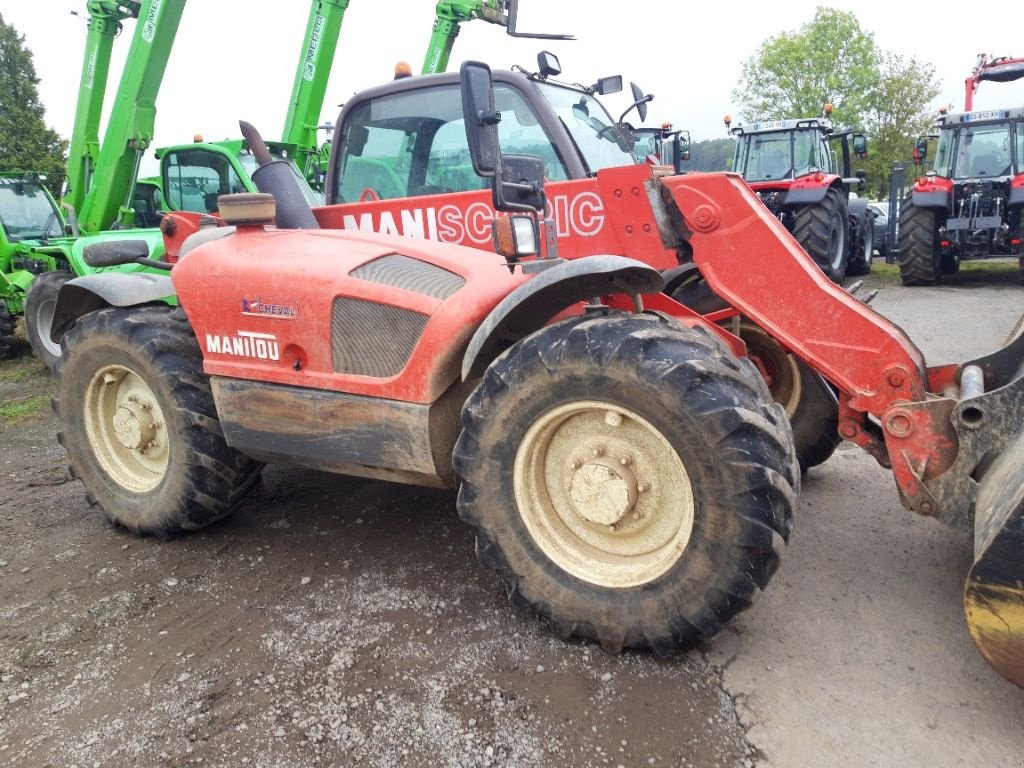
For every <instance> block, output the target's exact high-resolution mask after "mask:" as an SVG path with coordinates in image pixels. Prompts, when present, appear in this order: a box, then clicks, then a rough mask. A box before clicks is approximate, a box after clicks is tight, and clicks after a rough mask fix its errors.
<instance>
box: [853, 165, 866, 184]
mask: <svg viewBox="0 0 1024 768" xmlns="http://www.w3.org/2000/svg"><path fill="white" fill-rule="evenodd" d="M853 175H854V176H856V177H857V178H858V179H860V180H861V181H864V179H866V178H867V177H868V172H867V171H865V170H864V169H863V168H861V169H860V170H859V171H857V172H856V173H855V174H853Z"/></svg>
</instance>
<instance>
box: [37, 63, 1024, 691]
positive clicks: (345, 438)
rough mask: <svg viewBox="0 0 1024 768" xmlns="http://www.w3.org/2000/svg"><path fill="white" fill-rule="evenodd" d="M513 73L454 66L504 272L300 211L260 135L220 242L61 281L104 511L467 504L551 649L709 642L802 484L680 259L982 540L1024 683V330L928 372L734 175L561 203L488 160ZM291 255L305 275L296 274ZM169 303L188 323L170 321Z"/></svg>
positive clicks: (144, 514)
mask: <svg viewBox="0 0 1024 768" xmlns="http://www.w3.org/2000/svg"><path fill="white" fill-rule="evenodd" d="M512 74H513V73H502V77H503V78H505V82H504V83H501V82H500V81H501V78H498V81H497V82H494V83H493V85H492V79H491V73H490V70H489V69H488V68H487V67H486V66H485V65H482V64H476V63H467V64H464V65H463V73H462V98H461V106H462V112H463V115H464V126H465V132H466V137H465V139H464V140H465V141H467V146H468V147H469V153H470V161H471V163H472V167H473V168H474V170H475V171H476V172H477V173H479V174H480V175H482V176H483V177H485V178H489V179H490V180H491V189H490V190H489V191H487V190H481V191H480V192H470V193H463V195H464V196H465V197H464V202H468V203H470V204H471V205H476V204H478V203H479V204H480V206H482V207H479V209H477V208H474V209H473V213H472V215H470V216H469V217H466V218H464V219H462V221H463V224H462V225H461V226H463V228H468V229H469V230H471V231H472V232H473V233H474V236H476V235H477V233H479V234H483V233H484V232H485V231H486V233H487V234H488V235H493V237H494V238H495V242H496V243H497V247H498V251H499V252H500V254H501V255H496V254H494V253H492V252H490V251H487V250H483V249H467V248H464V247H459V246H457V245H453V244H450V243H444V242H431V241H430V240H429V239H427V238H426V237H410V236H396V235H395V234H392V235H381V234H378V233H375V232H359V231H343V230H340V229H335V230H334V231H330V229H329V227H330V226H331V224H332V221H333V216H334V214H335V212H336V210H337V209H336V208H331V207H327V208H323V209H320V210H316V211H311V210H310V209H309V208H306V207H305V206H304V205H303V204H302V196H301V195H300V194H297V192H296V179H295V176H294V174H293V173H291V171H289V170H288V169H287V168H284V167H282V166H281V164H280V163H274V162H272V160H271V156H270V154H269V153H268V152H261V151H260V150H259V148H258V147H259V142H258V139H257V138H256V137H255V135H254V134H253V132H252V131H251V129H250V130H249V131H248V132H249V134H250V137H251V138H250V144H251V145H253V146H254V148H256V151H257V156H258V158H259V162H260V164H261V167H260V169H259V170H258V171H256V173H255V180H256V182H257V185H258V186H259V187H260V189H261V190H262V191H263V192H266V193H267V194H266V195H241V196H226V197H225V198H223V199H222V200H221V201H220V214H221V216H222V217H223V220H224V221H223V224H225V225H227V226H216V225H213V224H210V223H206V224H202V223H200V222H199V220H198V217H196V216H194V215H191V216H190V215H182V214H173V216H174V218H175V219H176V220H177V221H178V222H179V226H178V227H177V228H176V232H175V236H174V237H173V238H170V237H169V238H168V240H167V254H168V260H169V261H170V262H173V269H172V270H171V272H170V276H169V277H164V278H161V277H154V276H152V275H127V274H104V275H92V276H88V277H84V278H78V279H76V280H73V281H71V282H69V283H68V284H67V285H65V286H64V287H63V288H62V290H61V294H60V297H59V300H58V304H57V308H56V315H55V320H54V331H53V333H54V337H55V338H59V339H61V341H62V344H63V348H64V358H63V360H62V362H61V363H60V365H59V366H58V370H57V394H56V397H55V399H54V406H55V409H56V411H57V414H58V415H59V416H60V419H61V422H62V430H61V442H62V444H63V445H64V446H65V448H66V450H67V452H68V455H69V459H70V463H71V469H72V472H73V474H74V475H75V477H77V478H79V479H80V480H81V482H82V483H83V484H84V485H85V488H86V492H87V497H88V499H89V501H90V502H91V503H94V504H98V505H99V506H100V507H101V509H102V510H103V511H104V513H105V514H106V515H107V516H108V517H109V518H110V519H111V520H112V521H114V522H115V523H117V524H120V525H123V526H125V527H127V528H128V529H130V530H132V531H135V532H137V533H141V534H157V535H167V534H172V533H176V532H181V531H187V530H192V529H196V528H199V527H201V526H203V525H205V524H207V523H209V522H210V521H212V520H214V519H216V518H218V517H220V516H222V515H224V514H227V513H228V512H230V511H231V510H232V509H234V508H236V507H237V506H238V505H239V503H240V502H241V501H242V500H243V499H244V498H245V497H246V496H247V494H248V492H250V491H251V490H252V489H253V488H254V487H255V484H256V482H257V477H258V475H259V471H260V468H261V466H262V462H264V461H274V462H282V463H285V464H292V465H299V466H307V467H316V468H320V469H325V470H330V471H336V472H342V473H348V474H354V475H359V476H368V477H377V478H384V479H389V480H394V481H400V482H410V483H419V484H425V485H440V486H455V485H458V486H460V492H459V500H458V506H459V513H460V515H461V516H462V518H463V519H464V520H465V521H466V522H467V523H468V524H469V525H470V526H472V527H473V529H474V531H475V534H476V539H477V552H478V554H479V557H480V560H481V562H482V563H483V564H484V565H486V566H487V567H489V568H492V569H494V570H495V571H496V572H497V574H498V575H499V576H500V577H501V579H502V580H503V581H504V582H505V584H506V585H507V588H508V591H509V595H510V598H511V600H512V601H513V602H515V603H517V604H519V605H524V606H527V607H529V608H530V609H531V610H533V611H534V612H535V613H537V614H538V615H539V616H541V617H542V618H544V619H545V620H546V621H547V622H548V623H549V624H550V625H551V627H552V628H553V629H554V631H555V632H556V633H558V634H559V635H560V636H562V637H566V638H568V637H571V636H573V635H578V636H581V637H585V638H592V639H595V640H597V641H598V642H600V643H601V644H602V645H603V646H604V647H606V648H608V649H610V650H621V649H623V648H628V647H651V648H653V649H655V650H656V651H658V652H660V653H668V652H671V651H672V650H673V649H675V648H678V647H681V646H685V645H687V644H690V643H692V642H693V641H694V640H695V639H697V638H700V637H706V636H712V635H714V634H715V633H716V632H718V631H719V630H720V628H721V627H722V625H723V623H724V622H725V621H727V620H728V619H729V618H730V617H732V616H733V615H734V614H735V613H736V612H738V611H740V610H742V609H744V608H746V607H747V606H749V605H750V603H751V602H752V601H753V600H754V599H756V597H757V596H758V595H759V594H760V591H761V589H762V588H763V587H764V586H765V585H766V584H767V582H768V580H769V578H770V577H771V575H772V573H773V572H774V571H775V569H776V567H777V566H778V564H779V560H780V557H781V555H782V553H783V550H784V548H785V544H786V540H787V538H788V535H789V531H790V525H791V514H792V508H793V505H794V503H795V499H796V494H797V491H798V488H799V481H800V476H799V471H798V467H797V462H796V458H795V453H794V450H793V443H792V435H791V433H790V430H789V427H788V424H787V422H786V419H785V418H784V415H783V411H782V409H781V407H779V406H778V404H776V403H774V402H773V401H772V399H771V397H770V395H769V392H768V390H767V388H766V387H765V384H764V379H763V377H762V374H761V373H760V372H759V371H758V370H757V368H756V367H755V366H753V365H752V364H751V363H750V362H749V361H748V360H746V359H745V356H744V351H745V345H744V344H743V342H742V340H741V339H740V338H739V337H737V336H735V335H733V334H731V333H730V332H729V331H728V329H726V328H723V327H721V326H719V325H718V324H716V323H714V322H711V321H710V320H709V319H708V318H705V317H702V316H700V315H699V314H697V313H696V312H693V311H691V310H689V309H687V308H686V307H685V306H683V305H680V304H678V303H677V302H674V301H673V300H672V299H671V298H669V297H668V296H666V295H665V294H664V293H663V292H662V289H663V288H664V276H663V274H662V273H661V272H659V271H658V270H657V269H655V268H653V267H652V266H651V265H650V264H651V263H653V262H656V261H658V260H663V261H664V262H667V263H669V262H676V263H679V262H684V263H689V262H691V261H692V263H693V264H694V265H695V266H696V267H698V268H699V269H700V271H701V273H702V274H703V276H704V279H706V280H707V281H708V283H709V284H710V285H711V287H712V288H713V290H714V292H715V293H716V294H717V295H719V296H722V297H724V298H726V299H727V300H728V301H729V303H730V305H732V306H733V307H735V308H736V309H737V310H738V311H740V312H741V313H742V314H743V315H744V316H745V317H748V318H750V319H751V320H752V321H753V322H755V323H756V324H757V326H758V327H759V328H761V329H762V330H763V332H764V333H766V334H769V335H770V336H771V338H773V339H775V340H776V341H777V343H778V344H780V345H782V346H784V347H785V348H786V349H790V350H792V351H793V353H794V354H796V355H798V356H799V357H800V359H801V360H803V361H804V363H805V364H806V365H808V366H809V367H811V368H812V369H813V370H815V371H817V372H819V373H820V374H821V375H823V376H824V377H826V378H827V379H828V380H829V382H830V383H831V384H832V385H833V386H835V387H836V389H837V390H838V392H839V393H840V395H839V398H840V422H839V431H840V433H841V434H842V435H843V436H844V437H846V438H847V439H849V440H852V441H853V442H855V443H856V444H858V445H860V446H861V447H863V448H864V449H865V450H867V451H869V452H870V453H871V454H872V455H873V456H875V458H876V459H877V460H878V461H879V462H880V463H881V464H882V465H883V466H886V467H890V468H891V469H892V471H893V475H894V478H895V480H896V483H897V487H898V490H899V492H900V497H901V500H902V501H903V502H904V504H905V505H906V506H907V507H908V508H910V509H912V510H914V511H916V512H917V513H919V514H922V515H928V516H933V517H937V518H938V519H940V520H943V521H945V522H947V523H949V524H952V525H957V526H961V527H966V528H969V529H973V530H975V551H976V557H975V563H974V566H973V567H972V569H971V572H970V574H969V576H968V579H967V587H966V592H965V607H966V611H967V616H968V625H969V627H970V629H971V633H972V635H973V636H974V638H975V641H976V642H977V644H978V647H979V649H980V650H981V652H982V653H983V654H984V656H985V658H986V659H987V660H988V661H989V663H990V664H992V665H993V666H994V667H995V668H996V669H997V670H998V671H999V672H1000V673H1001V674H1002V675H1004V676H1005V677H1007V678H1008V679H1010V680H1012V681H1013V682H1015V683H1016V684H1018V685H1024V664H1022V659H1024V654H1022V653H1021V645H1022V643H1024V610H1022V605H1024V603H1022V596H1021V592H1022V587H1021V577H1022V574H1021V557H1020V553H1021V547H1022V543H1024V515H1022V510H1024V471H1022V470H1021V461H1020V458H1021V456H1022V452H1024V432H1022V431H1021V421H1022V419H1024V412H1022V410H1021V408H1020V405H1019V403H1020V400H1021V397H1022V395H1024V380H1022V379H1021V378H1020V374H1019V369H1020V367H1021V365H1020V364H1021V361H1022V358H1024V336H1021V335H1020V334H1019V333H1018V334H1016V335H1015V336H1014V337H1013V338H1012V339H1011V341H1010V342H1009V343H1008V344H1007V345H1006V346H1005V347H1004V348H1003V349H1002V350H999V351H998V352H996V353H994V354H992V355H988V356H985V357H982V358H979V359H977V360H974V361H971V362H969V363H966V364H964V365H959V366H958V365H946V366H941V367H931V368H930V367H928V366H926V364H925V361H924V359H923V356H922V355H921V353H920V352H919V351H918V350H917V348H916V347H915V346H914V345H913V343H912V342H911V341H910V340H909V339H907V338H906V336H905V335H904V334H903V333H902V331H900V330H899V329H898V328H897V327H896V326H894V325H893V324H892V323H890V322H889V321H887V320H885V319H884V318H883V317H881V316H880V315H878V314H877V313H875V312H874V311H872V310H871V309H870V308H869V307H867V306H865V305H864V304H863V303H862V302H860V301H858V300H857V299H856V298H854V297H852V296H851V295H850V294H849V293H847V292H846V291H844V290H843V289H841V288H840V287H838V286H836V285H835V284H833V283H832V282H831V281H829V280H828V279H827V278H826V277H825V276H824V274H823V273H822V272H821V270H820V269H818V267H817V266H816V265H815V264H814V262H813V261H812V260H811V259H810V258H808V256H807V255H806V253H805V252H804V251H803V249H802V248H801V247H800V246H799V244H798V243H797V242H796V241H795V240H794V239H793V237H792V236H791V235H790V233H789V232H788V231H787V230H786V229H785V227H784V226H783V225H782V223H781V222H780V221H779V220H778V219H777V218H776V217H775V216H773V215H772V214H771V213H770V212H769V211H768V210H767V209H766V208H765V207H764V206H763V205H762V204H761V203H760V201H759V200H758V198H757V197H756V195H755V194H754V193H753V192H751V190H750V189H749V187H747V185H746V184H745V183H744V182H743V180H742V179H741V178H740V177H738V176H736V175H732V174H693V175H665V174H663V173H662V172H660V171H659V169H657V168H656V167H654V166H650V165H646V164H635V165H630V166H624V167H608V168H605V169H602V170H599V171H597V173H596V174H595V176H593V177H588V178H583V179H579V180H572V181H564V182H561V183H559V182H552V183H551V184H550V185H545V177H547V176H549V175H550V169H549V165H550V163H551V162H552V160H551V158H550V157H549V158H544V157H541V156H538V155H529V154H504V153H503V152H502V151H501V148H500V138H501V134H500V127H501V125H502V124H503V123H504V122H505V120H506V119H508V120H512V119H513V118H514V116H515V109H516V108H518V109H520V110H521V112H520V115H519V119H521V120H525V119H526V117H527V114H526V112H525V111H523V110H526V109H528V108H529V107H530V106H531V105H530V102H529V101H528V97H527V96H526V94H525V93H511V92H510V91H512V90H515V86H516V81H514V80H508V79H507V78H508V77H509V76H510V75H512ZM516 97H519V98H521V99H522V101H517V100H516ZM547 103H548V102H545V104H547ZM548 108H550V107H548ZM434 127H437V126H434ZM338 151H339V149H337V148H336V149H335V152H336V153H337V152H338ZM448 157H449V159H451V160H453V161H454V160H456V159H457V156H456V155H455V154H452V155H449V156H448ZM556 160H557V161H559V162H560V159H558V158H556ZM332 170H333V166H332ZM581 194H589V195H591V196H592V197H591V198H589V200H590V203H589V204H588V205H587V206H585V208H584V207H579V208H577V209H576V210H577V211H578V212H579V211H582V210H584V209H585V210H586V212H587V215H586V218H587V219H588V220H589V219H592V218H593V217H595V216H601V217H603V218H604V220H605V221H607V222H609V225H610V226H609V231H606V232H605V233H604V235H605V237H604V242H605V243H606V244H607V245H608V246H609V247H608V253H609V254H613V255H589V256H579V257H578V258H564V257H566V256H568V255H570V254H569V253H567V251H568V250H570V249H569V248H566V247H565V246H569V245H572V244H574V243H576V244H577V246H578V247H577V249H576V250H577V251H579V250H580V249H581V248H580V247H579V241H580V240H581V239H583V237H585V236H583V235H581V234H579V233H574V234H572V235H567V236H564V237H562V238H561V241H559V240H560V238H559V237H558V230H559V226H560V224H559V223H558V222H557V221H556V220H555V219H554V217H553V215H552V214H554V213H555V212H557V211H558V210H559V205H562V203H559V202H558V196H559V195H562V196H563V197H566V199H565V200H564V201H563V202H564V203H565V204H568V203H570V200H569V199H568V198H569V197H576V196H578V195H581ZM452 199H453V200H454V198H452ZM275 200H276V206H275ZM422 202H423V203H425V204H426V206H425V207H426V208H429V207H433V206H436V205H439V204H440V202H441V201H440V200H439V201H437V202H436V203H434V202H433V201H431V200H430V199H424V200H423V201H422ZM492 203H493V205H494V208H492V207H491V204H492ZM598 206H599V207H598ZM495 209H497V211H498V212H499V213H500V214H501V215H500V216H498V217H497V218H493V217H489V216H488V212H493V211H494V210H495ZM571 209H572V206H571V205H567V206H566V207H563V208H562V211H563V212H564V211H567V210H571ZM409 210H410V215H409V217H408V219H407V220H408V221H409V222H410V224H411V223H412V222H414V220H415V216H414V215H412V213H411V209H409ZM432 215H439V211H438V209H437V208H436V207H435V210H434V211H433V214H432ZM541 219H543V221H541ZM445 220H447V221H448V222H449V223H448V224H447V225H442V224H441V223H440V222H442V221H445ZM275 221H276V226H271V223H272V222H275ZM421 221H422V224H423V233H424V234H425V233H426V231H427V227H428V226H429V225H428V224H427V219H426V211H425V209H421ZM436 221H437V222H438V226H439V227H440V226H453V225H452V223H451V222H452V221H454V218H453V216H449V217H447V219H446V218H445V217H439V218H437V219H436ZM563 223H564V221H563ZM325 227H327V228H328V229H325ZM190 233H191V234H190ZM450 234H451V233H450ZM407 235H408V233H407ZM282 252H286V253H289V254H292V256H293V260H292V261H290V263H289V267H288V269H289V272H288V274H289V275H294V269H295V267H294V266H293V265H298V268H299V270H300V273H301V276H302V279H299V280H294V279H289V280H287V281H283V280H282V279H281V278H282V274H283V269H284V267H283V265H282V262H281V260H280V258H279V254H280V253H282ZM751 252H756V253H758V254H759V258H758V259H756V260H753V262H752V261H751V260H750V259H749V258H748V256H749V254H750V253H751ZM145 253H146V246H145V243H138V244H131V243H120V244H108V245H104V246H100V247H98V248H96V249H93V251H92V253H91V254H90V258H92V259H93V260H94V261H95V262H96V263H110V264H112V263H118V262H125V261H131V260H133V259H135V258H137V257H139V256H143V255H144V254H145ZM634 254H635V255H641V256H642V257H643V259H644V261H646V262H648V263H646V264H645V263H642V262H641V261H639V260H637V259H635V258H630V256H631V255H634ZM576 255H578V253H577V254H576ZM171 292H175V293H176V294H177V295H178V297H179V299H180V304H181V305H180V307H179V308H177V309H173V308H170V307H168V306H166V305H165V304H163V303H162V302H161V301H160V298H161V297H162V296H165V295H167V294H168V293H171Z"/></svg>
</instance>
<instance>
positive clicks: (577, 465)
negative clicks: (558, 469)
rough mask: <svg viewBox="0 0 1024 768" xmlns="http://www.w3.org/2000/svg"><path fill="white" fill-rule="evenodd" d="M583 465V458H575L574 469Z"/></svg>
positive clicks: (573, 461)
mask: <svg viewBox="0 0 1024 768" xmlns="http://www.w3.org/2000/svg"><path fill="white" fill-rule="evenodd" d="M582 466H583V460H582V459H573V460H572V468H573V469H579V468H580V467H582Z"/></svg>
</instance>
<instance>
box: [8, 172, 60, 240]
mask: <svg viewBox="0 0 1024 768" xmlns="http://www.w3.org/2000/svg"><path fill="white" fill-rule="evenodd" d="M0 227H2V228H3V240H4V241H6V243H18V242H25V241H33V242H39V241H44V240H48V239H50V238H52V237H62V236H63V235H64V234H65V233H64V218H63V216H61V213H60V209H59V208H57V203H56V202H54V200H53V197H51V196H50V193H49V191H47V189H46V187H45V186H44V185H43V179H42V178H40V177H39V176H37V175H35V174H22V173H16V174H15V173H3V174H0Z"/></svg>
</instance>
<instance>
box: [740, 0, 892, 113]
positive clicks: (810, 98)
mask: <svg viewBox="0 0 1024 768" xmlns="http://www.w3.org/2000/svg"><path fill="white" fill-rule="evenodd" d="M879 61H880V54H879V50H878V46H877V45H876V44H875V40H874V37H872V35H870V34H868V33H866V32H864V31H863V30H862V29H861V28H860V24H859V23H858V22H857V18H856V17H855V16H854V15H853V14H852V13H848V12H846V11H838V10H836V9H834V8H820V7H819V8H818V9H817V11H815V14H814V19H813V20H811V21H810V22H809V23H807V24H804V25H803V26H802V27H801V28H800V29H799V31H797V32H782V33H780V34H779V35H777V36H775V37H769V38H768V39H767V40H765V41H764V42H763V43H762V44H761V47H760V48H758V50H757V53H755V54H754V55H753V56H752V57H751V58H749V59H747V61H745V62H744V64H743V73H742V75H741V76H740V82H739V85H738V87H737V88H736V90H735V91H734V92H733V97H734V98H735V99H736V100H737V101H738V102H739V103H740V104H741V105H742V111H741V116H742V117H743V119H744V120H771V119H783V118H793V117H814V116H816V115H820V114H821V110H822V107H823V105H824V104H825V103H826V102H829V103H831V104H832V105H833V106H834V107H835V111H834V113H833V119H834V120H835V121H836V122H838V123H844V124H847V123H848V124H856V122H857V120H858V118H859V117H860V116H861V115H862V114H863V113H864V112H865V111H866V110H867V109H868V107H869V106H870V103H871V102H870V94H871V93H872V92H873V91H874V90H875V88H876V87H877V84H878V77H879V73H878V65H879Z"/></svg>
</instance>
